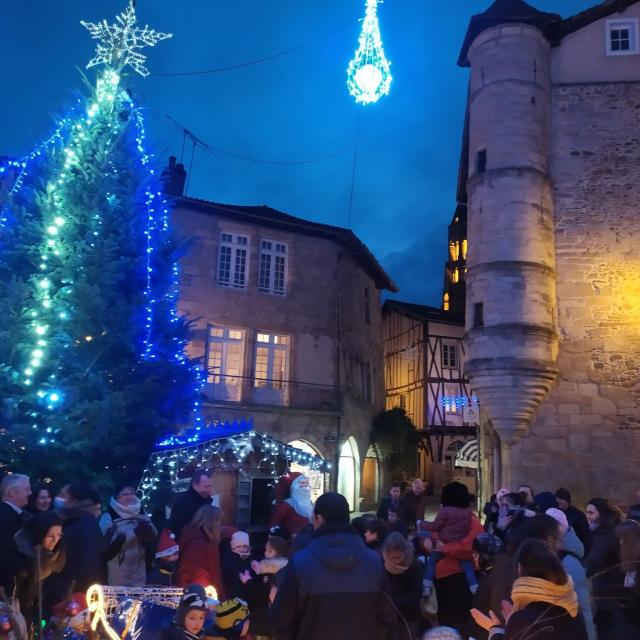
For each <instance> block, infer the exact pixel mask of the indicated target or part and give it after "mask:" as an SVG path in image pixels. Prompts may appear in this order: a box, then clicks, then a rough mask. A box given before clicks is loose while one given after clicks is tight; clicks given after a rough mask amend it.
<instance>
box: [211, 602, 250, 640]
mask: <svg viewBox="0 0 640 640" xmlns="http://www.w3.org/2000/svg"><path fill="white" fill-rule="evenodd" d="M215 612H216V620H215V631H216V632H217V633H218V635H220V636H222V637H223V638H235V637H239V636H240V635H241V634H242V631H243V627H244V624H245V622H246V621H247V620H248V619H249V607H248V606H247V603H246V602H245V601H244V600H241V599H240V598H232V599H230V600H225V601H224V602H221V603H219V604H218V605H217V606H216V608H215Z"/></svg>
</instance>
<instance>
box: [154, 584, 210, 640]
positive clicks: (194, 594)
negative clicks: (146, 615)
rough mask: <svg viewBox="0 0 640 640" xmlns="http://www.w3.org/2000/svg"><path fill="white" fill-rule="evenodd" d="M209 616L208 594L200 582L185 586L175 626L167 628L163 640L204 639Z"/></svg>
mask: <svg viewBox="0 0 640 640" xmlns="http://www.w3.org/2000/svg"><path fill="white" fill-rule="evenodd" d="M206 617H207V594H206V592H205V590H204V587H203V586H202V585H199V584H190V585H189V586H188V587H185V589H184V592H183V594H182V597H181V598H180V604H179V605H178V610H177V611H176V617H175V619H174V622H173V626H172V627H170V628H169V629H165V630H164V631H163V633H162V636H161V640H202V638H203V637H204V623H205V619H206Z"/></svg>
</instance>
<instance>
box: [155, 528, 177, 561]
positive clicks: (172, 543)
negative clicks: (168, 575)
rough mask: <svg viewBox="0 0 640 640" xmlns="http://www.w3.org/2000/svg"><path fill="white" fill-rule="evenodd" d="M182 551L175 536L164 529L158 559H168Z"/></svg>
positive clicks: (157, 552) (157, 554)
mask: <svg viewBox="0 0 640 640" xmlns="http://www.w3.org/2000/svg"><path fill="white" fill-rule="evenodd" d="M179 551H180V546H179V545H178V543H177V542H176V536H175V534H173V533H171V531H169V529H163V530H162V533H161V534H160V540H159V541H158V550H157V551H156V558H168V557H169V556H173V555H175V554H176V553H178V552H179Z"/></svg>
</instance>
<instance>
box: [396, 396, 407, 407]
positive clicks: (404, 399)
mask: <svg viewBox="0 0 640 640" xmlns="http://www.w3.org/2000/svg"><path fill="white" fill-rule="evenodd" d="M398 406H399V407H400V408H401V409H402V410H403V411H406V410H407V395H406V394H405V393H401V394H400V401H399V404H398Z"/></svg>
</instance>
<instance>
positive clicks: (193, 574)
mask: <svg viewBox="0 0 640 640" xmlns="http://www.w3.org/2000/svg"><path fill="white" fill-rule="evenodd" d="M189 584H200V585H202V586H203V587H207V586H208V585H213V586H214V587H215V588H216V591H217V592H218V599H219V600H226V597H227V596H226V591H225V588H224V582H223V579H222V569H221V565H220V548H219V546H218V543H217V542H212V541H211V540H209V538H208V537H207V535H206V534H205V533H204V531H202V530H201V529H199V528H197V527H194V526H193V525H191V524H190V525H187V526H186V527H185V528H184V529H183V531H182V537H181V538H180V561H179V562H178V569H177V571H176V585H177V586H179V587H186V586H187V585H189Z"/></svg>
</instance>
